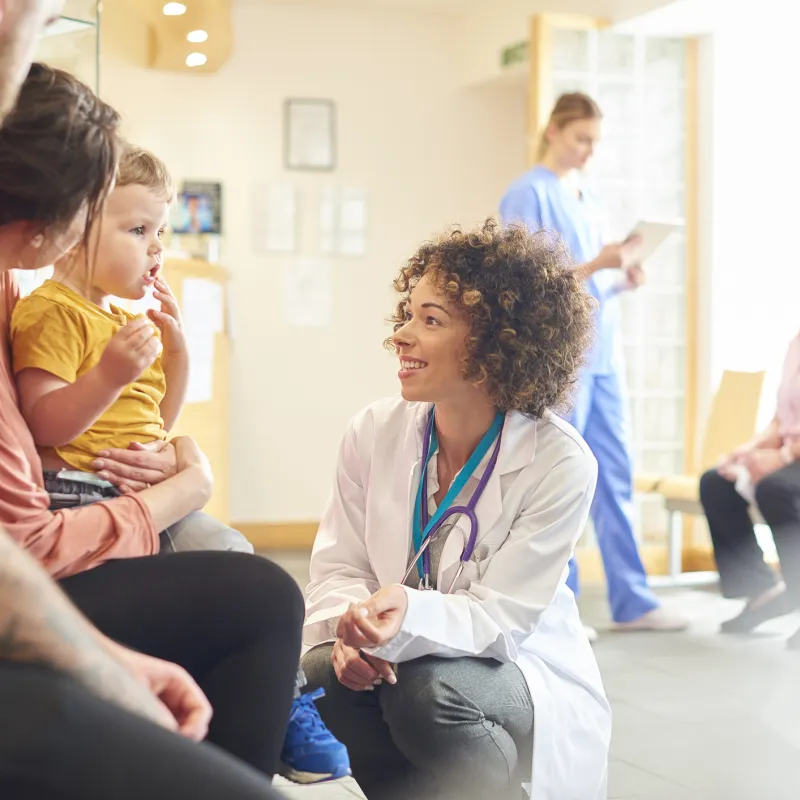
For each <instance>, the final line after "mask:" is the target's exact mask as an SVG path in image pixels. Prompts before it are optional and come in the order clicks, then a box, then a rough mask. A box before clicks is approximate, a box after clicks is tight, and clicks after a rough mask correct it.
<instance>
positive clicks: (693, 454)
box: [683, 38, 700, 551]
mask: <svg viewBox="0 0 800 800" xmlns="http://www.w3.org/2000/svg"><path fill="white" fill-rule="evenodd" d="M697 58H698V42H697V39H696V38H691V39H688V40H687V42H686V65H685V68H686V82H685V87H686V89H685V91H686V98H685V111H684V113H685V115H686V121H685V132H686V133H685V135H686V145H685V158H686V164H685V168H686V172H685V175H686V178H685V185H686V189H685V192H686V198H685V200H686V228H685V236H686V289H685V295H684V297H685V303H686V351H685V359H686V363H685V366H684V369H685V379H684V384H685V391H684V395H685V398H684V420H685V426H686V430H685V438H684V448H685V449H684V470H685V472H686V473H687V474H689V475H692V474H697V473H698V472H699V470H698V458H699V453H698V431H699V420H698V418H697V417H698V397H697V394H698V374H697V370H698V353H697V350H698V345H697V336H698V331H699V320H698V295H699V291H700V274H699V252H700V251H699V236H698V222H699V220H698V213H699V187H698V175H697V167H698V146H699V142H698V138H699V137H698V130H697V126H698V111H699V109H698V85H697V84H698V66H697ZM696 531H697V527H696V524H695V520H692V519H686V520H685V521H684V524H683V541H684V551H686V550H687V549H688V550H691V549H692V548H694V547H695V544H696V538H697V537H696Z"/></svg>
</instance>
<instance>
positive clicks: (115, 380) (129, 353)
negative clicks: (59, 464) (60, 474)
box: [17, 317, 160, 447]
mask: <svg viewBox="0 0 800 800" xmlns="http://www.w3.org/2000/svg"><path fill="white" fill-rule="evenodd" d="M159 349H160V343H159V341H158V338H157V337H156V335H155V330H154V329H153V326H152V324H151V323H150V322H149V321H148V320H147V319H146V318H145V317H138V318H137V319H135V320H132V321H131V322H129V323H128V324H127V325H126V326H125V327H124V328H122V330H121V331H119V333H117V334H116V335H115V336H114V338H113V339H111V341H110V342H109V343H108V344H107V345H106V349H105V350H104V352H103V355H102V357H101V359H100V361H99V362H98V364H97V366H95V367H94V368H93V369H90V370H89V371H88V372H87V373H85V374H84V375H81V376H80V377H79V378H77V379H76V380H75V382H74V383H69V382H67V381H65V380H63V379H61V378H58V377H56V376H55V375H53V374H52V373H50V372H47V371H45V370H43V369H34V368H29V369H23V370H22V371H21V372H20V373H19V374H18V375H17V387H18V390H19V396H20V406H21V409H22V414H23V416H24V417H25V420H26V422H27V423H28V427H29V428H30V429H31V433H32V434H33V438H34V441H35V442H36V444H37V445H39V446H40V447H61V446H63V445H65V444H67V443H68V442H71V441H72V440H73V439H76V438H77V437H78V436H80V435H81V434H82V433H84V432H85V431H87V430H88V429H89V428H91V426H92V425H94V423H95V422H96V421H97V420H98V419H99V417H100V416H101V415H102V414H103V412H104V411H106V409H108V407H109V406H110V405H111V404H112V403H114V401H115V400H116V399H117V397H119V393H120V392H121V391H122V389H123V388H124V387H125V386H127V385H128V384H129V383H132V382H133V381H135V380H136V379H137V378H138V377H139V376H140V375H141V374H142V372H143V371H144V370H145V369H146V368H147V367H148V366H150V364H152V363H153V361H154V360H155V359H156V357H157V356H158V352H159Z"/></svg>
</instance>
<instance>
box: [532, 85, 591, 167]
mask: <svg viewBox="0 0 800 800" xmlns="http://www.w3.org/2000/svg"><path fill="white" fill-rule="evenodd" d="M584 119H597V120H601V119H603V112H602V111H601V110H600V106H598V105H597V103H595V101H594V100H592V98H591V97H589V95H588V94H584V93H583V92H568V93H567V94H562V95H561V97H559V98H558V100H556V104H555V106H553V110H552V111H551V112H550V119H549V120H548V121H547V125H546V127H545V129H544V131H543V132H542V136H541V139H540V140H539V151H538V154H537V158H538V159H539V161H541V160H542V159H543V158H544V154H545V153H546V152H547V148H548V147H549V144H550V143H549V142H548V141H547V130H548V128H557V129H558V130H562V129H563V128H566V127H567V125H569V124H570V122H578V121H579V120H584Z"/></svg>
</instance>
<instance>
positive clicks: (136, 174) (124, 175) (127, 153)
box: [116, 144, 175, 203]
mask: <svg viewBox="0 0 800 800" xmlns="http://www.w3.org/2000/svg"><path fill="white" fill-rule="evenodd" d="M116 186H117V187H118V188H122V187H123V186H145V187H147V188H148V189H150V190H151V191H153V192H155V193H156V194H158V195H159V196H160V197H162V198H163V199H164V200H166V202H168V203H172V202H174V200H175V183H174V182H173V180H172V176H171V175H170V174H169V170H168V169H167V166H166V164H165V163H164V162H163V161H162V160H161V159H160V158H158V157H157V156H155V155H153V154H152V153H151V152H150V151H149V150H145V149H144V148H143V147H139V146H137V145H135V144H126V145H125V149H124V150H123V153H122V157H121V158H120V161H119V166H118V167H117V183H116Z"/></svg>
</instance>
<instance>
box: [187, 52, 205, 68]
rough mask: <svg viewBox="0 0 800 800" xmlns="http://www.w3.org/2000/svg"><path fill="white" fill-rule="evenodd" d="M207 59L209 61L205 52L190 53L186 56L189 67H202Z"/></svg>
mask: <svg viewBox="0 0 800 800" xmlns="http://www.w3.org/2000/svg"><path fill="white" fill-rule="evenodd" d="M206 61H208V59H207V58H206V57H205V55H204V54H203V53H189V55H188V56H186V66H187V67H202V66H203V64H205V63H206Z"/></svg>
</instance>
